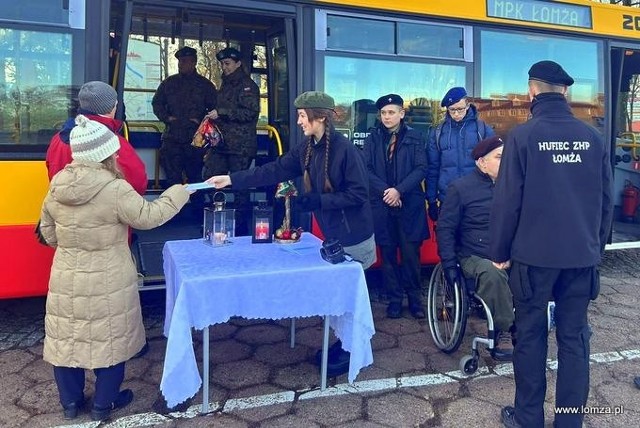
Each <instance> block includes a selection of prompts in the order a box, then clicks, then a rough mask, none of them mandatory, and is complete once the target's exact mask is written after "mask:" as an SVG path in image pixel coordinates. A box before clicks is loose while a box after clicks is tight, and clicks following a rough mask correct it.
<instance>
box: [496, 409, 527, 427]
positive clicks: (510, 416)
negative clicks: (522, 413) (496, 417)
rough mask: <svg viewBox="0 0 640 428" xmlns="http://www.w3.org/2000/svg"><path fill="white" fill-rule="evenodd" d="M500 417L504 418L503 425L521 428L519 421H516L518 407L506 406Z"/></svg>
mask: <svg viewBox="0 0 640 428" xmlns="http://www.w3.org/2000/svg"><path fill="white" fill-rule="evenodd" d="M500 419H502V425H504V426H505V427H506V428H521V427H522V425H520V424H519V423H518V422H516V409H515V408H514V407H512V406H506V407H503V408H502V411H501V412H500Z"/></svg>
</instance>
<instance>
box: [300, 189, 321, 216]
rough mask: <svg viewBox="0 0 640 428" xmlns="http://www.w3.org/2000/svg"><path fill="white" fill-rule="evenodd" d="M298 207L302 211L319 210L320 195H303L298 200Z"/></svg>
mask: <svg viewBox="0 0 640 428" xmlns="http://www.w3.org/2000/svg"><path fill="white" fill-rule="evenodd" d="M298 207H300V209H301V210H302V211H314V210H317V209H318V208H320V193H315V192H312V193H305V194H304V195H302V196H300V198H299V199H298Z"/></svg>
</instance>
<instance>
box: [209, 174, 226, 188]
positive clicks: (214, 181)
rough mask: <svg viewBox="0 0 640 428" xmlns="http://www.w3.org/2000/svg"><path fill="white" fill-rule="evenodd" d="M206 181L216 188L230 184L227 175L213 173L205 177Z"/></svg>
mask: <svg viewBox="0 0 640 428" xmlns="http://www.w3.org/2000/svg"><path fill="white" fill-rule="evenodd" d="M207 183H209V184H211V185H212V186H213V187H215V188H216V189H222V188H223V187H227V186H231V177H229V176H228V175H214V176H213V177H210V178H209V179H207Z"/></svg>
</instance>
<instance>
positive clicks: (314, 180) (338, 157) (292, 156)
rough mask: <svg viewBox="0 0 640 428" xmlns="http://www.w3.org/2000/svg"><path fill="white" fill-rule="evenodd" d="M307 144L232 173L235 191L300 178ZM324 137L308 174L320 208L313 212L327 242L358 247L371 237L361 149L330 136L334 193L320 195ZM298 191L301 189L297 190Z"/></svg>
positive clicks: (316, 147) (338, 135)
mask: <svg viewBox="0 0 640 428" xmlns="http://www.w3.org/2000/svg"><path fill="white" fill-rule="evenodd" d="M308 144H309V143H308V142H307V141H305V142H304V143H302V144H296V145H295V146H294V147H293V148H292V149H291V150H289V151H288V152H287V153H285V154H284V155H282V156H280V157H279V158H278V159H276V160H275V161H273V162H269V163H267V164H264V165H262V166H259V167H256V168H252V169H249V170H244V171H238V172H234V173H232V174H231V183H232V184H233V187H234V188H239V189H246V188H248V187H253V186H262V185H265V186H266V185H270V184H277V183H280V182H281V181H286V180H292V179H294V178H297V177H301V176H302V175H303V172H304V163H305V156H306V150H307V147H308ZM325 154H326V138H325V137H323V138H322V140H320V141H319V142H318V143H317V144H313V143H312V146H311V161H310V164H309V175H310V176H311V186H312V192H317V193H320V194H321V195H320V200H321V203H320V209H317V210H315V211H314V212H313V214H314V215H315V217H316V220H317V221H318V224H319V226H320V229H321V230H322V233H323V234H324V236H325V238H326V239H330V238H336V239H338V240H339V241H340V243H341V244H342V245H344V246H351V245H355V244H359V243H361V242H362V241H364V240H366V239H368V238H370V237H371V235H373V220H372V217H371V206H370V205H369V183H368V180H367V170H366V168H365V166H364V161H363V156H362V153H360V149H358V148H357V147H355V146H354V145H353V143H351V141H349V140H347V138H346V137H345V136H344V135H342V134H341V133H339V132H332V133H331V134H330V136H329V170H328V173H329V180H330V181H331V185H332V186H333V189H334V191H333V192H331V193H322V192H323V188H324V178H325V170H324V169H325V168H324V165H325V162H324V159H325ZM298 190H299V191H300V193H302V192H301V189H298Z"/></svg>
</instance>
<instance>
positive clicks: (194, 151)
mask: <svg viewBox="0 0 640 428" xmlns="http://www.w3.org/2000/svg"><path fill="white" fill-rule="evenodd" d="M203 156H204V150H203V149H200V148H197V147H193V146H192V145H191V144H184V143H178V142H171V141H163V142H162V146H161V147H160V164H161V165H162V168H163V169H164V173H165V175H166V179H167V187H170V186H173V185H174V184H183V183H184V176H186V177H187V181H188V182H189V183H199V182H201V181H202V167H203V160H202V158H203ZM190 199H191V202H192V203H194V205H197V206H196V208H197V209H199V210H202V208H203V205H204V196H203V194H202V193H201V192H194V193H193V194H192V195H191V197H190Z"/></svg>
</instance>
